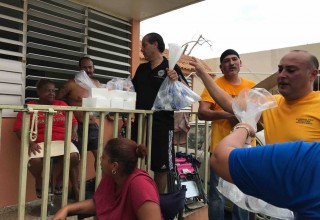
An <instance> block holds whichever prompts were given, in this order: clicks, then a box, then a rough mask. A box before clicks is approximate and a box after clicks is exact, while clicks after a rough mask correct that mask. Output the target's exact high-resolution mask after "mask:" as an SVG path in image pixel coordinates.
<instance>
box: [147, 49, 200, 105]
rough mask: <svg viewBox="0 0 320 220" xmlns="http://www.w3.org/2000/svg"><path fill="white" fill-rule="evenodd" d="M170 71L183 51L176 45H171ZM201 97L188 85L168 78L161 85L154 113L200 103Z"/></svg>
mask: <svg viewBox="0 0 320 220" xmlns="http://www.w3.org/2000/svg"><path fill="white" fill-rule="evenodd" d="M168 46H169V58H168V62H169V69H173V68H174V66H175V65H176V63H177V62H178V60H179V58H180V56H181V54H182V52H183V49H182V48H181V47H180V46H179V45H177V44H174V43H169V44H168ZM199 100H200V96H199V95H198V94H196V93H195V92H193V91H192V90H191V89H190V88H189V87H188V86H187V85H185V84H183V83H182V82H179V81H178V80H175V81H172V80H170V79H169V77H166V78H165V79H164V81H163V82H162V84H161V87H160V89H159V91H158V94H157V97H156V99H155V101H154V103H153V107H152V110H154V111H174V110H180V109H183V108H185V107H187V106H190V105H191V104H192V103H194V102H198V101H199Z"/></svg>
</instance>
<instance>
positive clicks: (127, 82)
mask: <svg viewBox="0 0 320 220" xmlns="http://www.w3.org/2000/svg"><path fill="white" fill-rule="evenodd" d="M105 88H107V89H108V90H123V91H129V92H134V86H133V84H132V81H131V79H130V77H128V78H126V79H121V78H114V79H112V80H110V81H109V82H107V84H106V86H105Z"/></svg>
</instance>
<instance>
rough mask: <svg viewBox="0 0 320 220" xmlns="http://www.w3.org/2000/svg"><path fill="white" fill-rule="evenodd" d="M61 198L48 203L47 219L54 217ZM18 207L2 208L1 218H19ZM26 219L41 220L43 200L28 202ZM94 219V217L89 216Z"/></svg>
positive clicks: (9, 219)
mask: <svg viewBox="0 0 320 220" xmlns="http://www.w3.org/2000/svg"><path fill="white" fill-rule="evenodd" d="M60 201H61V198H59V197H57V198H55V199H54V200H53V201H52V202H51V203H49V205H48V217H47V218H46V219H48V220H49V219H52V217H53V215H54V213H56V211H57V210H59V208H60V207H61V202H60ZM17 219H18V208H17V206H10V207H5V208H3V209H0V220H17ZM24 219H25V220H41V200H35V201H32V202H28V203H27V204H26V210H25V218H24ZM88 219H93V218H88ZM67 220H77V217H75V216H73V217H68V218H67Z"/></svg>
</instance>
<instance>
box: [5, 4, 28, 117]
mask: <svg viewBox="0 0 320 220" xmlns="http://www.w3.org/2000/svg"><path fill="white" fill-rule="evenodd" d="M23 16H24V13H23V2H22V1H12V0H1V2H0V104H11V105H19V104H21V103H22V102H23V97H24V83H25V81H24V76H25V68H24V64H23V62H22V61H23V60H24V54H25V53H24V52H25V39H24V38H23V36H24V34H23V33H24V32H23V30H24V29H23V28H24V20H23ZM3 115H5V116H12V115H14V113H13V112H12V111H5V112H3Z"/></svg>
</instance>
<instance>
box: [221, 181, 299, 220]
mask: <svg viewBox="0 0 320 220" xmlns="http://www.w3.org/2000/svg"><path fill="white" fill-rule="evenodd" d="M217 189H218V190H219V192H220V193H221V194H222V195H224V196H225V197H227V198H228V199H229V200H230V201H231V202H233V203H234V204H236V205H237V206H239V207H240V208H242V209H245V210H248V211H250V212H254V213H261V214H264V215H267V216H270V217H274V218H278V219H294V215H293V212H292V211H290V210H289V209H284V208H279V207H276V206H273V205H271V204H269V203H266V202H265V201H263V200H261V199H258V198H256V197H253V196H249V195H246V194H244V193H243V192H241V191H240V190H239V188H238V187H236V186H235V185H234V184H232V183H229V182H227V181H225V180H223V179H222V178H219V184H218V186H217Z"/></svg>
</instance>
